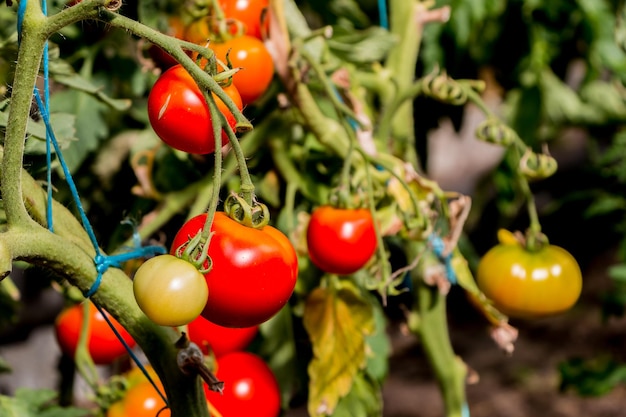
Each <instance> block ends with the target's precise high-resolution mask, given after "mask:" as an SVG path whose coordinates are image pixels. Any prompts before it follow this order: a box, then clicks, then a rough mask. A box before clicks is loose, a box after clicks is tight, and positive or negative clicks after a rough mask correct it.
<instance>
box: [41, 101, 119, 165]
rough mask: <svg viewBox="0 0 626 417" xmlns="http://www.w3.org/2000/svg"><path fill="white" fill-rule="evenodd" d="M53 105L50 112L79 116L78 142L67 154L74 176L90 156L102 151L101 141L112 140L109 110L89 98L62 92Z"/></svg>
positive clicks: (66, 160) (52, 102)
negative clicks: (106, 114)
mask: <svg viewBox="0 0 626 417" xmlns="http://www.w3.org/2000/svg"><path fill="white" fill-rule="evenodd" d="M50 101H51V102H50V108H51V109H52V110H54V112H59V113H70V114H74V115H76V137H78V140H77V141H73V142H72V143H71V145H70V146H69V147H67V148H66V149H64V151H63V157H64V158H65V162H66V163H67V166H68V168H69V169H70V172H74V171H75V170H76V169H77V168H78V167H79V166H80V164H81V163H82V162H83V160H84V159H85V158H86V157H87V155H88V154H89V153H90V152H93V151H95V150H96V149H98V146H99V145H100V141H101V140H102V139H104V138H106V137H107V136H108V134H109V127H108V125H107V123H106V120H105V118H104V112H105V111H106V110H107V109H108V107H107V106H106V105H105V104H103V103H102V102H101V101H99V100H98V99H96V98H94V97H93V96H91V95H89V94H86V93H82V92H80V91H73V90H65V91H60V92H58V93H56V94H54V95H52V97H51V100H50ZM53 128H55V127H54V125H53ZM55 134H56V128H55Z"/></svg>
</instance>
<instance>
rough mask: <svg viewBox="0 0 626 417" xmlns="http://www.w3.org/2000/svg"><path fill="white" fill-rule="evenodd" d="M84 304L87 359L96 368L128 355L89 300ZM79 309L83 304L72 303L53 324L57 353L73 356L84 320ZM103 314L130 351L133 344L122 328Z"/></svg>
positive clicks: (82, 311) (111, 318)
mask: <svg viewBox="0 0 626 417" xmlns="http://www.w3.org/2000/svg"><path fill="white" fill-rule="evenodd" d="M85 302H86V303H89V314H88V318H89V334H88V339H87V349H88V351H89V354H90V355H91V359H93V361H94V363H96V364H98V365H108V364H111V363H112V362H113V361H115V360H116V359H118V358H120V357H122V356H124V355H126V354H127V353H128V352H127V351H126V347H125V346H124V344H123V343H122V342H121V341H120V340H119V339H118V338H117V336H116V335H115V333H114V332H113V330H112V329H111V327H110V326H109V324H108V323H107V322H106V320H105V318H104V316H103V315H102V313H100V311H99V310H98V309H97V308H96V306H95V305H94V304H93V303H91V302H90V301H85ZM83 307H84V306H83V304H75V305H73V306H71V307H68V308H66V309H64V310H63V311H62V312H61V313H60V314H59V316H58V317H57V319H56V321H55V323H54V331H55V336H56V339H57V341H58V343H59V347H60V348H61V351H62V352H63V353H65V354H66V355H68V356H70V357H72V358H73V357H74V355H75V354H76V348H77V346H78V339H79V337H80V333H81V331H82V326H83V317H84V314H83V313H84V309H83ZM103 311H104V310H103ZM105 314H106V315H107V318H108V319H109V320H110V321H111V324H112V325H113V327H114V328H115V330H116V331H117V332H118V333H119V334H120V336H121V337H122V339H123V340H124V342H125V343H126V344H127V345H128V346H129V347H131V348H132V347H133V346H135V341H134V340H133V338H132V336H131V335H130V334H129V333H128V332H127V331H126V329H124V327H122V325H121V324H119V323H118V322H117V320H115V318H113V317H111V316H110V315H109V314H108V313H106V312H105Z"/></svg>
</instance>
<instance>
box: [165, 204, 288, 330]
mask: <svg viewBox="0 0 626 417" xmlns="http://www.w3.org/2000/svg"><path fill="white" fill-rule="evenodd" d="M205 220H206V214H200V215H198V216H196V217H193V218H192V219H190V220H188V221H187V222H186V223H185V224H184V225H183V226H182V227H181V229H180V230H179V231H178V233H177V234H176V236H175V237H174V241H173V242H172V249H171V251H170V252H171V253H172V254H175V253H176V252H177V249H178V248H179V247H181V246H184V245H186V244H187V242H188V241H189V239H190V238H191V237H193V236H195V235H197V234H198V233H199V232H200V230H201V229H202V227H203V226H204V223H205ZM211 230H212V232H213V233H214V235H213V237H212V238H211V242H210V246H209V252H208V253H209V256H210V257H211V260H212V261H213V269H212V270H211V271H210V272H208V273H207V274H205V278H206V281H207V285H208V287H209V296H208V300H207V304H206V307H205V308H204V311H203V312H202V316H204V317H205V318H206V319H208V320H210V321H212V322H213V323H216V324H219V325H221V326H225V327H251V326H256V325H258V324H260V323H263V322H264V321H266V320H268V319H269V318H270V317H272V316H273V315H274V314H276V313H277V312H278V311H279V310H280V309H281V308H282V307H283V306H284V305H285V304H287V301H289V298H290V297H291V294H292V292H293V289H294V287H295V285H296V279H297V276H298V258H297V255H296V251H295V249H294V248H293V246H292V245H291V242H290V241H289V239H288V238H287V237H286V236H285V235H284V234H283V233H281V232H280V231H279V230H277V229H275V228H274V227H272V226H265V227H264V228H262V229H253V228H250V227H246V226H244V225H242V224H240V223H238V222H236V221H235V220H233V219H231V218H230V217H228V216H227V215H226V214H224V213H222V212H218V213H216V215H215V219H214V221H213V225H212V228H211Z"/></svg>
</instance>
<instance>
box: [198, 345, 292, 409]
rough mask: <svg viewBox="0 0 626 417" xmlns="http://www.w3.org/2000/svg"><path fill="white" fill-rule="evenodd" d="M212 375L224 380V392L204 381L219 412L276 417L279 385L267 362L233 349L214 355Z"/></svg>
mask: <svg viewBox="0 0 626 417" xmlns="http://www.w3.org/2000/svg"><path fill="white" fill-rule="evenodd" d="M215 376H216V377H217V378H218V379H219V380H221V381H224V392H223V393H222V394H221V395H220V394H219V393H216V392H213V391H211V390H209V389H208V388H207V386H206V385H205V391H206V394H207V400H208V401H209V403H211V404H212V405H213V407H215V409H216V410H217V411H219V412H220V414H221V415H222V416H225V417H226V416H247V415H254V416H257V417H278V415H279V414H280V409H281V407H280V388H279V386H278V381H277V380H276V377H275V376H274V374H273V373H272V370H271V369H270V367H269V366H267V364H266V363H265V362H264V361H263V359H261V358H260V357H259V356H256V355H254V354H252V353H249V352H233V353H229V354H226V355H224V356H222V357H220V358H218V359H217V372H216V373H215Z"/></svg>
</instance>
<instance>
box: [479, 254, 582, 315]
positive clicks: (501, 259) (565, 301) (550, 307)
mask: <svg viewBox="0 0 626 417" xmlns="http://www.w3.org/2000/svg"><path fill="white" fill-rule="evenodd" d="M476 282H477V284H478V287H479V288H480V289H481V290H482V291H483V293H484V294H485V296H487V298H489V299H490V300H492V301H493V302H494V305H495V307H496V308H498V310H500V311H501V312H502V313H504V314H507V315H508V316H510V317H515V318H539V317H545V316H551V315H555V314H559V313H562V312H564V311H566V310H568V309H570V308H571V307H572V306H573V305H574V304H575V303H576V301H577V300H578V298H579V296H580V293H581V290H582V273H581V271H580V267H579V266H578V263H577V262H576V260H575V259H574V257H573V256H572V255H571V254H570V253H569V252H567V251H566V250H565V249H563V248H561V247H559V246H555V245H546V246H544V247H542V248H541V249H539V250H537V251H529V250H527V249H526V248H525V247H524V246H522V245H521V244H499V245H496V246H494V247H493V248H491V249H490V250H489V251H487V253H486V254H485V255H484V256H483V257H482V258H481V260H480V262H479V264H478V269H477V271H476Z"/></svg>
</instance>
